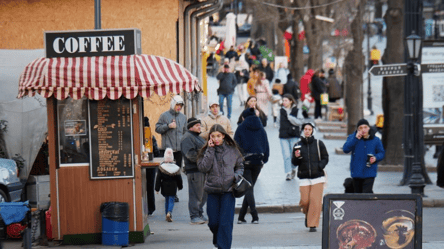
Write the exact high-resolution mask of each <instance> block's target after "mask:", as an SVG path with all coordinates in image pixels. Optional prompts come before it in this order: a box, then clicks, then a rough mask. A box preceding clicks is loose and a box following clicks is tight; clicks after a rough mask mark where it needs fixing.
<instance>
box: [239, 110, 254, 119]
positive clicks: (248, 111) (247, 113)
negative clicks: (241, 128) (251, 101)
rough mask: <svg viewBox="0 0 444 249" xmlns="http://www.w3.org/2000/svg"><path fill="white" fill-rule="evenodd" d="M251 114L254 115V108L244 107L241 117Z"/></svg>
mask: <svg viewBox="0 0 444 249" xmlns="http://www.w3.org/2000/svg"><path fill="white" fill-rule="evenodd" d="M253 115H256V113H255V111H254V108H248V109H245V110H244V111H243V112H242V117H243V118H244V119H246V118H247V117H249V116H253Z"/></svg>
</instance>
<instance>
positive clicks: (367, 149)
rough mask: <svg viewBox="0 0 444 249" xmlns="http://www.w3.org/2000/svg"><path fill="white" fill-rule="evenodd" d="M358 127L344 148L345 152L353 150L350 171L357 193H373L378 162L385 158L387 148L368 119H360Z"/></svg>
mask: <svg viewBox="0 0 444 249" xmlns="http://www.w3.org/2000/svg"><path fill="white" fill-rule="evenodd" d="M357 128H358V129H357V131H356V132H354V133H353V134H351V135H349V136H348V138H347V141H346V142H345V144H344V146H343V147H342V149H343V151H344V152H345V153H349V152H352V153H351V162H350V172H351V177H352V178H353V188H354V191H355V193H373V183H374V182H375V177H376V174H377V171H378V162H379V161H381V160H382V159H384V156H385V150H384V147H383V146H382V142H381V140H380V139H379V138H378V137H376V136H375V131H374V130H371V129H370V125H369V123H368V121H367V120H366V119H361V120H359V121H358V124H357Z"/></svg>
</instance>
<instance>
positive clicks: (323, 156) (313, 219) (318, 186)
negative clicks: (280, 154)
mask: <svg viewBox="0 0 444 249" xmlns="http://www.w3.org/2000/svg"><path fill="white" fill-rule="evenodd" d="M301 128H302V134H301V139H300V140H299V142H297V143H296V144H295V145H294V146H293V153H292V155H293V156H292V160H291V161H292V163H293V164H294V165H297V166H298V178H299V179H300V180H299V191H300V192H301V200H300V202H299V205H300V206H301V207H302V212H303V213H304V214H305V226H306V227H310V232H316V227H318V226H319V219H320V216H321V210H322V195H323V190H324V183H325V181H326V179H325V174H324V168H325V166H326V165H327V163H328V152H327V149H326V148H325V145H324V143H323V142H322V141H320V140H317V139H315V138H314V137H313V132H314V130H315V126H314V124H312V123H305V124H303V125H302V126H301Z"/></svg>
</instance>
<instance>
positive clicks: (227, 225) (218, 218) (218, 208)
mask: <svg viewBox="0 0 444 249" xmlns="http://www.w3.org/2000/svg"><path fill="white" fill-rule="evenodd" d="M235 203H236V200H235V199H234V196H233V193H231V192H229V193H223V194H208V199H207V214H208V227H209V228H210V230H211V232H212V233H213V244H214V245H217V246H218V248H219V249H229V248H231V242H232V240H233V221H234V205H235Z"/></svg>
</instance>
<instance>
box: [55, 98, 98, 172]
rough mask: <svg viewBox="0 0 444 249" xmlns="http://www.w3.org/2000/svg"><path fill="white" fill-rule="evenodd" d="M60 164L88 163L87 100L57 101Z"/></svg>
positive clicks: (69, 99)
mask: <svg viewBox="0 0 444 249" xmlns="http://www.w3.org/2000/svg"><path fill="white" fill-rule="evenodd" d="M57 122H58V125H57V126H58V133H59V134H58V137H59V160H60V161H59V162H60V166H76V165H78V166H80V165H89V160H90V159H89V131H88V126H89V120H88V100H87V99H86V98H82V99H79V100H75V99H72V98H67V99H65V100H58V101H57Z"/></svg>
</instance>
